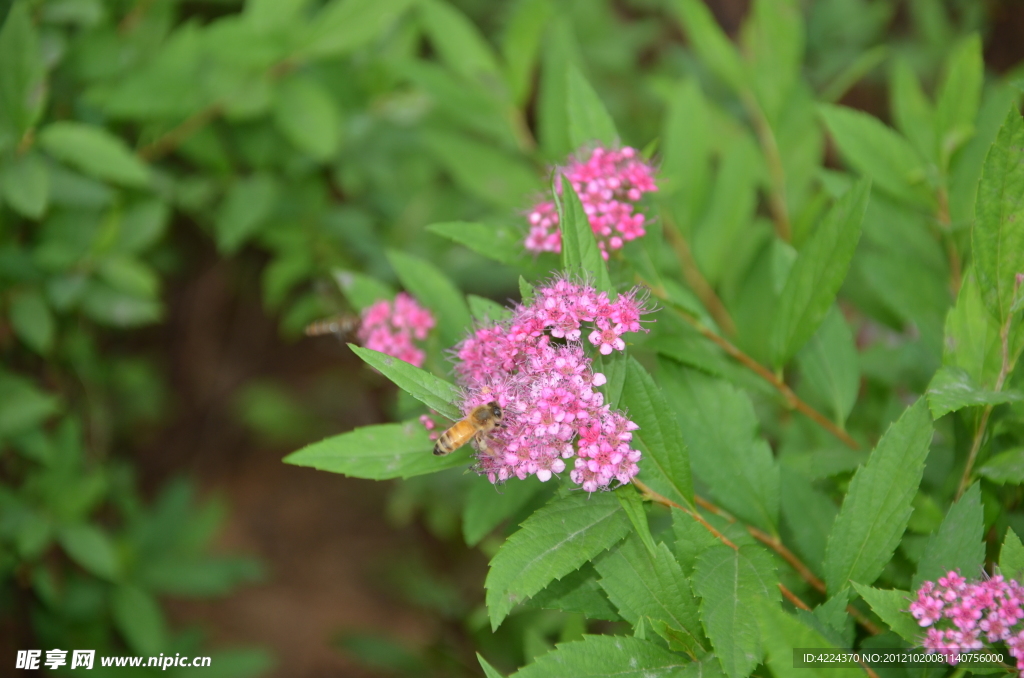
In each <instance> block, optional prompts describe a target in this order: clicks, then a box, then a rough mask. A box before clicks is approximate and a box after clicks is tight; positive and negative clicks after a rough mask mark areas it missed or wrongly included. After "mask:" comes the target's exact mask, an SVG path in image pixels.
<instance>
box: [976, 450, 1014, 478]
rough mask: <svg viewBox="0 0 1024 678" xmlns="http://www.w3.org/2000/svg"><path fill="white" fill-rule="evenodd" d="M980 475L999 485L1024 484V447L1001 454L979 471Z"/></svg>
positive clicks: (987, 462)
mask: <svg viewBox="0 0 1024 678" xmlns="http://www.w3.org/2000/svg"><path fill="white" fill-rule="evenodd" d="M978 475H979V476H982V477H984V478H988V479H989V480H991V481H992V482H993V483H997V484H999V485H1006V484H1007V483H1009V484H1011V485H1022V484H1024V447H1014V448H1012V449H1009V450H1005V451H1003V452H1000V453H999V454H997V455H996V456H994V457H992V458H991V459H989V460H988V461H986V462H985V464H984V465H983V466H982V467H981V468H979V469H978Z"/></svg>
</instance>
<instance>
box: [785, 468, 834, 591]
mask: <svg viewBox="0 0 1024 678" xmlns="http://www.w3.org/2000/svg"><path fill="white" fill-rule="evenodd" d="M822 452H823V451H822V450H816V451H815V452H814V453H813V454H814V456H815V457H820V456H823V455H822V454H821V453H822ZM780 478H781V492H780V495H781V506H780V508H781V510H782V520H783V524H784V525H785V527H786V528H788V531H783V536H784V538H785V539H786V541H787V544H789V545H790V548H792V549H793V550H794V551H796V552H797V553H798V554H799V555H800V556H801V557H802V558H803V560H804V563H806V564H807V566H808V567H809V568H811V570H812V571H813V572H814V573H815V574H817V575H819V576H820V575H821V573H822V569H821V565H822V562H823V561H824V560H825V547H826V545H827V544H828V534H829V532H830V531H831V530H832V524H833V523H834V522H835V519H836V514H837V513H839V508H838V507H837V506H836V505H835V503H834V502H833V500H832V498H831V497H830V496H829V495H828V494H825V493H824V492H822V491H821V490H819V489H818V488H817V487H815V485H814V484H813V483H811V482H809V481H808V479H807V478H806V477H805V476H803V475H801V474H800V473H797V472H795V471H793V470H792V469H790V468H788V465H787V464H786V461H783V466H782V469H781V473H780ZM789 535H792V537H790V536H789Z"/></svg>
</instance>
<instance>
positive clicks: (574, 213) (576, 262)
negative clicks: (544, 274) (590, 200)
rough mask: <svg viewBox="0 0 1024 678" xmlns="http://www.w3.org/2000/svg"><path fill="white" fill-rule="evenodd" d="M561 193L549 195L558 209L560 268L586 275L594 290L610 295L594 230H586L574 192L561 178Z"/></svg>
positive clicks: (587, 224) (606, 269)
mask: <svg viewBox="0 0 1024 678" xmlns="http://www.w3.org/2000/svg"><path fill="white" fill-rule="evenodd" d="M561 182H562V194H561V195H559V194H558V193H557V192H554V191H553V192H552V193H553V195H554V196H555V205H556V206H557V207H558V223H559V228H560V229H561V231H562V269H563V270H564V271H565V272H566V273H569V274H570V275H586V276H590V277H592V278H593V280H594V284H595V286H596V287H597V289H599V290H602V291H604V292H608V293H609V294H611V295H613V296H614V288H613V287H612V281H611V278H610V277H609V276H608V267H607V266H606V265H605V263H604V259H603V258H602V257H601V250H600V249H599V248H598V247H597V239H596V238H595V237H594V230H593V229H592V228H591V227H590V221H589V220H588V219H587V213H586V212H584V211H583V203H581V202H580V198H579V196H578V195H576V189H574V188H573V187H572V184H571V183H570V182H569V180H568V179H566V178H565V177H564V176H563V177H562V180H561Z"/></svg>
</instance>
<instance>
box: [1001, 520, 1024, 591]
mask: <svg viewBox="0 0 1024 678" xmlns="http://www.w3.org/2000/svg"><path fill="white" fill-rule="evenodd" d="M999 572H1000V573H1001V574H1002V575H1003V576H1004V577H1006V578H1007V579H1016V580H1017V581H1020V577H1021V575H1022V574H1024V544H1021V542H1020V537H1018V536H1017V533H1016V532H1014V531H1013V528H1006V536H1005V537H1004V538H1003V546H1002V548H1000V549H999Z"/></svg>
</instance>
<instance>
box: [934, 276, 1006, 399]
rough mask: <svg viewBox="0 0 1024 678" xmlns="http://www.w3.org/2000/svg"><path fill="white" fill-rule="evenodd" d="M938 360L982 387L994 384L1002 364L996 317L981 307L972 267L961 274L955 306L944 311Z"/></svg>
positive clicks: (992, 386) (981, 302) (989, 386)
mask: <svg viewBox="0 0 1024 678" xmlns="http://www.w3.org/2000/svg"><path fill="white" fill-rule="evenodd" d="M942 362H943V363H944V364H945V365H947V366H949V367H951V368H954V369H957V368H959V369H962V370H964V371H965V372H966V373H967V374H968V375H970V378H971V381H972V382H973V383H974V384H976V385H977V386H979V387H981V388H982V389H985V390H991V389H992V388H994V387H995V383H996V380H997V378H998V374H999V370H1000V368H1001V366H1002V342H1001V340H1000V338H999V326H998V324H997V321H996V319H995V318H993V317H992V316H991V314H989V313H988V312H986V310H985V307H984V302H983V301H982V297H981V289H980V288H979V286H978V281H977V276H975V274H974V270H973V268H972V269H969V270H968V271H967V273H966V274H965V276H964V281H963V284H962V285H961V286H960V294H959V295H958V296H957V300H956V306H954V307H953V308H952V309H951V310H950V311H949V313H948V314H947V315H946V324H945V341H944V345H943V352H942Z"/></svg>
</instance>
